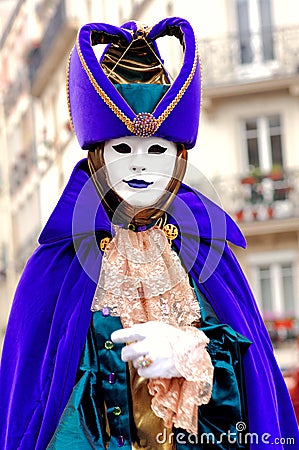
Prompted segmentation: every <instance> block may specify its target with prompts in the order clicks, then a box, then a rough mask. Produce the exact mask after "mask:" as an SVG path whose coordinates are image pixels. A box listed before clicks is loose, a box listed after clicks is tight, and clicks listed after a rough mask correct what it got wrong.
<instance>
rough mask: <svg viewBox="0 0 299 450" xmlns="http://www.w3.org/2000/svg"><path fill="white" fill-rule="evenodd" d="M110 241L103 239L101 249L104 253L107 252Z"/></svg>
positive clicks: (106, 238) (107, 238)
mask: <svg viewBox="0 0 299 450" xmlns="http://www.w3.org/2000/svg"><path fill="white" fill-rule="evenodd" d="M110 241H111V238H110V237H105V238H103V239H101V242H100V249H101V250H102V252H105V251H106V250H107V247H108V245H109V242H110Z"/></svg>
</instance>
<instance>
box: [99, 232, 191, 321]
mask: <svg viewBox="0 0 299 450" xmlns="http://www.w3.org/2000/svg"><path fill="white" fill-rule="evenodd" d="M115 231H116V235H115V237H114V238H113V240H112V241H111V242H110V244H109V246H108V247H107V250H106V252H105V254H104V257H103V261H102V268H101V273H100V277H99V282H98V286H97V289H96V292H95V296H94V299H93V302H92V307H91V310H92V311H99V310H101V309H103V308H109V311H110V314H111V315H115V316H120V317H121V320H122V323H123V326H124V327H129V326H132V325H133V324H134V323H142V322H147V321H149V320H163V321H165V322H167V323H169V324H171V325H175V326H178V325H179V326H181V325H186V324H191V323H192V322H194V321H197V322H198V321H199V319H200V310H199V305H198V302H197V299H196V296H195V294H194V291H193V289H192V288H191V286H190V283H189V279H188V275H187V273H186V271H185V270H184V268H183V267H182V265H181V263H180V260H179V257H178V255H177V254H176V253H175V252H174V251H173V250H172V249H171V247H170V245H169V243H168V241H167V238H166V236H165V235H164V233H163V231H162V230H161V229H160V228H158V227H153V228H151V229H149V230H147V231H143V232H140V233H135V232H133V231H131V230H125V229H122V228H119V227H115ZM142 256H144V258H143V259H142Z"/></svg>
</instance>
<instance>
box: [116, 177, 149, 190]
mask: <svg viewBox="0 0 299 450" xmlns="http://www.w3.org/2000/svg"><path fill="white" fill-rule="evenodd" d="M123 182H124V183H127V184H128V185H129V186H130V187H131V188H135V189H145V188H147V187H148V186H150V185H151V184H153V183H154V182H153V181H152V182H150V183H148V182H147V181H144V180H136V179H133V180H129V181H126V180H123Z"/></svg>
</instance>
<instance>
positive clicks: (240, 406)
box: [48, 286, 250, 450]
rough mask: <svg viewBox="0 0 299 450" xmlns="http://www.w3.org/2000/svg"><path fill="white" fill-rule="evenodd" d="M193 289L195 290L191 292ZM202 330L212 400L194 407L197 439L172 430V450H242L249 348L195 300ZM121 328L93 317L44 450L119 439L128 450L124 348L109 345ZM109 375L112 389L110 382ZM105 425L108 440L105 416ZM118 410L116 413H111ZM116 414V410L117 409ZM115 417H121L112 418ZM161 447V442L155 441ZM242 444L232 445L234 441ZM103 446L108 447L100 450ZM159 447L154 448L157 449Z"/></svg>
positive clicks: (84, 449) (111, 445)
mask: <svg viewBox="0 0 299 450" xmlns="http://www.w3.org/2000/svg"><path fill="white" fill-rule="evenodd" d="M194 287H195V286H194ZM195 292H196V294H197V298H198V301H199V303H200V307H201V315H202V324H201V325H202V327H201V329H202V330H203V331H204V332H205V333H206V334H207V335H208V337H209V338H210V343H209V346H208V351H209V353H210V355H211V359H212V362H213V365H214V369H215V372H214V383H213V392H212V398H211V400H210V402H209V404H208V405H203V406H201V407H199V430H198V435H197V436H195V435H188V434H187V433H186V432H185V431H184V430H182V429H174V433H175V436H176V448H177V450H189V449H198V450H200V449H203V450H204V449H213V448H215V449H220V450H221V449H232V448H234V449H245V448H246V446H243V445H242V436H241V434H240V433H239V432H238V431H237V429H236V424H237V423H238V422H241V421H242V422H244V423H246V421H247V417H246V404H245V401H244V386H243V372H242V354H243V353H244V352H245V351H246V349H247V348H248V346H249V345H250V341H248V340H247V339H246V338H244V337H243V336H241V335H239V334H238V333H236V332H234V330H233V329H232V328H231V327H230V326H228V325H225V324H220V323H219V321H218V319H217V317H216V316H215V313H214V311H213V310H212V309H211V306H210V305H209V304H208V303H207V302H206V300H205V299H204V298H202V297H201V296H200V295H199V292H198V291H197V289H196V287H195ZM119 328H121V322H120V319H119V318H118V317H111V316H108V317H104V316H103V315H102V313H101V312H96V313H94V315H93V322H92V325H91V327H90V330H89V334H88V337H87V340H86V345H85V350H84V353H83V356H82V359H81V364H80V370H79V372H78V382H77V384H76V386H75V387H74V390H73V393H72V395H71V398H70V400H69V402H68V404H67V406H66V408H65V411H64V413H63V415H62V417H61V420H60V423H59V426H58V428H57V430H56V432H55V435H54V436H53V438H52V440H51V443H50V445H49V446H48V449H49V450H65V449H73V450H74V449H78V450H88V449H96V450H98V449H105V448H108V449H109V450H116V449H119V448H120V446H119V442H118V437H119V436H123V437H124V445H123V446H121V448H122V449H125V450H129V449H130V450H131V435H130V429H131V428H130V395H129V390H128V381H129V380H128V378H127V370H126V364H125V363H123V362H122V361H121V357H120V356H121V355H120V354H121V348H122V346H123V345H116V344H114V345H112V343H111V341H110V336H111V333H112V332H113V331H114V330H116V329H119ZM111 372H114V373H115V374H116V379H115V383H113V384H111V383H110V382H109V375H110V373H111ZM104 404H105V405H106V408H107V419H108V422H109V424H108V425H109V429H110V436H108V434H107V432H106V430H107V424H106V423H105V417H106V414H105V412H104ZM115 408H117V409H115ZM118 408H120V409H118ZM115 411H117V413H119V412H120V411H121V412H120V414H115ZM160 439H161V442H162V441H163V436H161V437H160ZM234 439H235V440H237V439H238V440H241V442H234V443H233V444H232V442H233V440H234ZM106 444H107V447H106V446H105V445H106ZM158 448H159V444H158V443H157V449H158Z"/></svg>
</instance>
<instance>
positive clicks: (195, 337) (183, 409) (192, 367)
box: [148, 326, 214, 433]
mask: <svg viewBox="0 0 299 450" xmlns="http://www.w3.org/2000/svg"><path fill="white" fill-rule="evenodd" d="M180 330H184V334H183V333H181V334H180V336H179V338H178V340H177V342H175V343H173V356H174V363H175V366H176V369H177V370H178V371H179V372H180V373H181V375H182V378H172V379H170V380H167V379H157V380H155V379H151V380H149V383H148V389H149V393H150V394H151V395H153V399H152V409H153V411H154V413H155V414H156V415H157V416H158V417H161V418H162V419H163V420H164V423H165V426H166V427H171V426H172V425H174V426H175V427H177V428H184V429H185V430H186V431H187V432H188V433H197V427H198V424H197V423H198V409H197V408H198V406H200V405H204V404H207V403H208V402H209V400H210V398H211V394H212V387H213V374H214V368H213V365H212V362H211V358H210V355H209V354H208V352H207V350H206V348H205V347H206V345H207V344H208V343H209V339H208V338H207V336H206V335H205V334H204V332H203V331H201V330H198V329H196V328H194V327H192V326H190V327H183V328H180Z"/></svg>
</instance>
